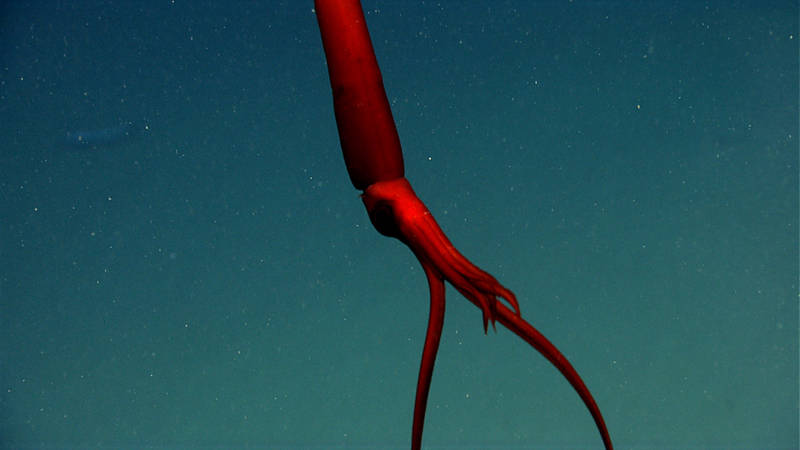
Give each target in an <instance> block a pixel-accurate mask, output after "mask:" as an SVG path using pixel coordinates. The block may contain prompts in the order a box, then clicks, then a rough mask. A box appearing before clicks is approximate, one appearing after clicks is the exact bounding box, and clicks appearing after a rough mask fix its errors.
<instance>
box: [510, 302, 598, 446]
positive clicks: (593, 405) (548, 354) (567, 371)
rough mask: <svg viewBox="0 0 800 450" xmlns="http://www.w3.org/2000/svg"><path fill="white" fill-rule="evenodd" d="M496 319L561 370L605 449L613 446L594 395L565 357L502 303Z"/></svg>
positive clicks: (537, 331)
mask: <svg viewBox="0 0 800 450" xmlns="http://www.w3.org/2000/svg"><path fill="white" fill-rule="evenodd" d="M497 320H498V321H500V323H501V324H503V326H505V327H506V328H508V329H509V330H511V332H513V333H514V334H516V335H517V336H519V337H521V338H522V339H524V340H525V342H527V343H529V344H530V345H531V347H533V348H535V349H536V350H537V351H538V352H539V353H541V355H542V356H544V357H545V358H547V360H548V361H550V363H551V364H553V366H555V367H556V369H558V371H559V372H561V375H563V376H564V378H566V379H567V381H569V384H570V385H572V388H573V389H575V392H577V393H578V395H579V396H580V397H581V400H583V403H584V404H585V405H586V407H587V408H588V409H589V413H591V415H592V419H594V423H595V425H597V429H598V430H599V431H600V436H601V437H602V438H603V444H604V445H605V447H606V448H607V449H611V448H613V446H612V444H611V436H610V435H609V434H608V429H607V428H606V422H605V420H603V415H602V414H601V413H600V408H599V407H598V406H597V402H595V401H594V397H592V393H591V392H589V388H588V387H586V384H584V382H583V379H581V376H580V375H578V372H577V371H576V370H575V368H574V367H572V364H571V363H570V362H569V360H568V359H567V357H566V356H564V354H563V353H561V351H559V350H558V348H556V346H555V345H553V343H552V342H550V340H549V339H547V338H546V337H545V336H544V335H543V334H542V333H540V332H539V330H537V329H536V328H535V327H534V326H533V325H531V324H530V323H528V322H527V321H526V320H525V319H523V318H522V317H520V316H519V315H517V314H515V313H514V312H513V311H511V310H510V309H508V308H506V307H505V306H504V305H498V307H497Z"/></svg>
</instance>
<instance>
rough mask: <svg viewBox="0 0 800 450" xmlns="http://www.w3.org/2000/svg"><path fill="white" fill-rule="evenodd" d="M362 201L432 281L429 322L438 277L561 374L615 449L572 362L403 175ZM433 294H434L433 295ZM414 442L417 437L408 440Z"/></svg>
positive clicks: (418, 414)
mask: <svg viewBox="0 0 800 450" xmlns="http://www.w3.org/2000/svg"><path fill="white" fill-rule="evenodd" d="M362 200H363V201H364V205H365V206H366V207H367V211H368V212H369V216H370V220H371V221H372V223H373V225H374V226H375V228H376V229H377V230H378V231H379V232H380V233H382V234H384V235H386V236H391V237H395V238H398V239H400V240H401V241H402V242H403V243H405V244H406V245H408V246H409V247H410V248H411V250H412V251H413V252H414V254H415V255H416V257H417V259H419V260H420V262H421V263H422V266H423V268H424V269H425V274H426V275H427V276H428V281H429V283H430V284H431V319H430V320H433V312H434V311H433V308H434V302H435V301H438V293H437V294H435V293H434V288H435V287H436V289H439V286H440V285H442V286H441V288H442V289H443V281H442V279H444V280H447V281H449V282H450V283H451V284H452V285H453V286H454V287H455V288H456V289H457V290H458V291H459V292H460V293H461V294H462V295H464V297H466V298H467V299H468V300H469V301H471V302H472V303H474V304H475V306H477V307H478V308H480V309H481V311H482V312H483V324H484V331H485V330H486V328H487V325H488V321H489V320H491V321H492V325H494V323H495V320H498V321H500V323H501V324H502V325H504V326H505V327H506V328H508V329H509V330H511V331H512V332H513V333H514V334H516V335H517V336H519V337H521V338H522V339H524V340H525V341H526V342H528V343H529V344H530V345H531V346H532V347H533V348H535V349H536V350H537V351H538V352H539V353H541V354H542V355H543V356H544V357H545V358H547V360H548V361H550V363H552V364H553V365H554V366H555V367H556V368H557V369H558V370H559V372H561V374H562V375H563V376H564V378H566V379H567V381H569V383H570V385H572V387H573V389H575V391H576V392H577V393H578V395H579V396H580V398H581V400H583V402H584V404H585V405H586V408H587V409H588V410H589V413H590V414H591V415H592V418H593V419H594V421H595V424H596V425H597V428H598V430H599V431H600V435H601V437H602V439H603V443H604V445H605V446H606V448H607V449H611V448H613V447H612V444H611V438H610V437H609V434H608V429H607V428H606V424H605V421H604V420H603V416H602V414H601V413H600V409H599V408H598V406H597V403H596V402H595V400H594V398H593V397H592V394H591V392H589V389H588V388H587V387H586V384H585V383H584V382H583V380H582V379H581V377H580V375H578V372H577V371H576V370H575V368H574V367H572V364H570V362H569V361H568V360H567V358H566V357H565V356H564V355H563V354H562V353H561V352H560V351H559V350H558V349H557V348H556V347H555V346H554V345H553V344H552V343H551V342H550V341H549V340H547V338H545V337H544V335H542V334H541V333H540V332H539V331H538V330H537V329H536V328H534V327H533V326H532V325H531V324H529V323H528V322H526V321H525V320H524V319H522V317H521V316H520V314H519V306H518V303H517V300H516V297H515V296H514V294H513V293H512V292H511V291H510V290H508V289H507V288H506V287H504V286H503V285H501V284H500V283H499V282H498V281H497V280H496V279H495V278H494V277H493V276H491V275H489V274H488V273H486V272H484V271H483V270H481V269H479V268H478V267H477V266H475V265H474V264H472V263H471V262H470V261H469V260H468V259H467V258H465V257H464V256H463V255H462V254H461V253H460V252H458V250H456V249H455V247H454V246H453V244H452V243H450V240H449V239H448V238H447V236H445V234H444V232H443V231H442V230H441V228H440V227H439V225H438V224H437V223H436V220H435V219H434V218H433V215H431V213H430V211H428V208H427V207H425V205H424V204H423V203H422V201H421V200H420V199H419V198H418V197H417V196H416V194H415V193H414V191H413V189H412V188H411V185H410V184H409V183H408V181H407V180H406V179H405V178H399V179H396V180H390V181H381V182H378V183H374V184H372V185H370V186H369V187H368V188H367V189H366V190H365V191H364V194H363V195H362ZM435 296H436V297H437V298H434V297H435ZM441 298H442V308H441V309H442V311H444V302H443V300H444V291H442V294H441ZM498 298H502V299H504V300H506V301H507V302H508V303H509V305H511V306H512V307H513V308H514V309H513V310H512V309H510V308H508V307H507V306H506V305H504V304H503V303H502V302H500V301H499V300H498ZM431 330H432V328H431V325H430V322H429V328H428V335H427V336H426V345H425V351H429V350H430V347H429V345H428V340H429V339H430V338H431ZM440 332H441V328H439V329H438V331H437V332H436V336H435V339H436V344H435V345H436V347H437V348H438V340H439V334H440ZM433 359H435V351H434V353H433V356H428V357H426V356H423V364H426V361H428V363H429V364H430V370H433ZM421 369H422V368H421ZM427 376H428V378H427V379H426V380H423V370H420V380H419V381H418V384H417V387H418V391H417V404H416V405H415V411H414V426H415V428H414V434H413V435H412V437H413V438H417V437H418V438H419V439H421V433H422V420H423V419H424V401H427V386H428V385H429V383H430V378H429V377H430V374H428V375H427ZM420 387H424V388H425V392H424V396H425V397H424V399H423V403H422V406H423V410H422V411H418V408H417V407H418V406H419V405H420V397H419V396H420V390H419V389H420ZM417 426H419V433H420V434H419V435H417V434H416V433H417V428H416V427H417ZM412 442H416V441H413V440H412ZM412 448H418V447H412Z"/></svg>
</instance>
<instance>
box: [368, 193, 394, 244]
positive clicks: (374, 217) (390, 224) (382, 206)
mask: <svg viewBox="0 0 800 450" xmlns="http://www.w3.org/2000/svg"><path fill="white" fill-rule="evenodd" d="M369 220H370V221H371V222H372V225H373V226H374V227H375V229H376V230H378V233H380V234H382V235H384V236H389V237H393V238H398V239H399V238H400V229H399V228H398V227H397V221H396V220H395V217H394V211H393V210H392V207H391V205H389V204H388V203H386V202H380V203H378V204H376V205H375V206H374V207H373V208H372V210H371V211H370V212H369Z"/></svg>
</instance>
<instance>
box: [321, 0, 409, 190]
mask: <svg viewBox="0 0 800 450" xmlns="http://www.w3.org/2000/svg"><path fill="white" fill-rule="evenodd" d="M314 5H315V10H316V13H317V21H318V22H319V29H320V33H321V35H322V46H323V48H324V49H325V57H326V59H327V61H328V75H329V76H330V80H331V90H332V91H333V105H334V112H335V114H336V125H337V128H338V129H339V141H340V143H341V145H342V153H343V154H344V162H345V165H346V166H347V172H348V174H349V175H350V181H352V182H353V186H355V187H356V189H358V190H360V191H363V190H365V189H366V188H367V187H369V186H370V185H371V184H374V183H377V182H379V181H389V180H394V179H397V178H402V177H403V176H404V174H405V170H404V166H403V151H402V149H401V148H400V138H399V136H398V135H397V128H396V127H395V124H394V118H393V117H392V110H391V108H390V107H389V100H388V99H387V98H386V90H385V89H384V88H383V78H382V77H381V71H380V69H379V68H378V61H377V59H376V58H375V51H374V50H373V49H372V41H371V40H370V38H369V31H368V30H367V23H366V21H365V19H364V12H363V11H362V10H361V3H360V2H359V1H358V0H317V1H316V2H315V3H314Z"/></svg>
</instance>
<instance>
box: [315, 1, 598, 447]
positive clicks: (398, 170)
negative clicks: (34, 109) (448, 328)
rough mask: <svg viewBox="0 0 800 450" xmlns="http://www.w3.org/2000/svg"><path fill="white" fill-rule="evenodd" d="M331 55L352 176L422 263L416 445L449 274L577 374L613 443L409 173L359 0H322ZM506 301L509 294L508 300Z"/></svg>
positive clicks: (384, 224)
mask: <svg viewBox="0 0 800 450" xmlns="http://www.w3.org/2000/svg"><path fill="white" fill-rule="evenodd" d="M315 11H316V15H317V20H318V22H319V28H320V33H321V35H322V44H323V47H324V49H325V55H326V59H327V62H328V74H329V76H330V81H331V90H332V91H333V105H334V112H335V115H336V125H337V127H338V130H339V140H340V143H341V147H342V152H343V154H344V161H345V164H346V166H347V171H348V173H349V175H350V180H351V181H352V182H353V185H354V186H355V187H356V189H358V190H361V191H363V194H362V195H361V198H362V200H363V202H364V205H365V206H366V208H367V213H368V214H369V218H370V221H371V222H372V224H373V225H374V226H375V229H376V230H378V232H380V233H381V234H383V235H385V236H389V237H394V238H397V239H399V240H400V241H401V242H403V243H404V244H406V245H407V246H408V247H409V248H410V249H411V251H412V252H414V255H415V256H416V257H417V259H418V260H419V262H420V264H422V268H423V269H424V271H425V275H426V276H427V278H428V285H429V287H430V300H431V309H430V317H429V320H428V329H427V333H426V336H425V344H424V347H423V350H422V362H421V364H420V370H419V377H418V380H417V394H416V399H415V403H414V419H413V426H412V432H411V448H412V449H419V448H420V447H421V445H422V427H423V423H424V420H425V409H426V405H427V400H428V391H429V388H430V383H431V377H432V375H433V366H434V362H435V360H436V353H437V351H438V348H439V339H440V337H441V333H442V324H443V322H444V303H445V299H444V296H445V288H444V282H445V280H446V281H448V282H450V284H452V285H453V286H454V287H455V288H456V289H457V290H458V292H460V293H461V294H462V295H463V296H464V297H466V298H467V299H468V300H469V301H471V302H472V303H474V304H475V306H477V307H478V308H480V310H481V312H482V314H483V328H484V332H486V330H487V327H488V324H489V323H490V322H491V323H492V326H495V323H496V322H500V323H501V324H502V325H503V326H505V327H506V328H508V329H509V330H511V331H512V332H513V333H514V334H516V335H517V336H519V337H521V338H522V339H524V340H525V341H526V342H528V343H529V344H530V345H531V346H533V348H535V349H536V350H537V351H539V353H541V354H542V355H543V356H544V357H545V358H547V359H548V360H549V361H550V362H551V363H552V364H553V365H554V366H555V367H556V368H557V369H558V370H559V371H560V372H561V374H562V375H563V376H564V377H565V378H566V379H567V381H569V383H570V384H571V385H572V387H573V388H574V389H575V391H576V392H577V393H578V395H579V396H580V397H581V399H582V400H583V402H584V403H585V404H586V407H587V408H588V409H589V412H590V413H591V415H592V417H593V418H594V421H595V424H596V425H597V428H598V430H599V431H600V435H601V437H602V439H603V444H604V445H605V447H606V448H607V449H611V448H612V444H611V438H610V436H609V433H608V430H607V429H606V424H605V421H604V420H603V416H602V414H601V413H600V409H599V408H598V406H597V403H596V402H595V400H594V398H593V397H592V394H591V393H590V392H589V389H588V388H587V387H586V385H585V384H584V383H583V380H581V377H580V376H579V375H578V373H577V372H576V371H575V369H574V368H573V367H572V364H570V362H569V361H568V360H567V358H566V357H564V355H563V354H562V353H561V352H560V351H559V350H558V349H557V348H556V347H555V346H554V345H553V344H552V343H550V341H549V340H547V338H545V337H544V336H543V335H542V334H541V333H539V331H537V330H536V329H535V328H534V327H533V326H532V325H530V324H529V323H528V322H526V321H525V320H524V319H522V317H521V316H520V311H519V304H518V303H517V299H516V297H515V296H514V293H513V292H511V291H510V290H509V289H507V288H506V287H504V286H503V285H502V284H500V283H499V282H498V281H497V280H496V279H495V278H494V277H493V276H492V275H490V274H489V273H487V272H485V271H483V270H481V269H480V268H479V267H477V266H476V265H474V264H473V263H471V262H470V261H469V260H468V259H467V258H465V257H464V256H463V255H462V254H461V253H460V252H459V251H458V250H457V249H456V248H455V246H453V244H452V243H451V242H450V240H449V239H448V238H447V236H445V234H444V232H443V231H442V230H441V228H439V225H438V224H437V223H436V220H434V218H433V215H432V214H431V213H430V211H429V210H428V208H427V207H426V206H425V204H424V203H422V201H421V200H420V199H419V198H418V197H417V195H416V194H415V193H414V190H413V189H412V188H411V184H410V183H409V182H408V180H406V178H405V173H404V171H405V170H404V166H403V151H402V149H401V147H400V139H399V137H398V134H397V128H396V127H395V123H394V119H393V118H392V112H391V109H390V107H389V102H388V100H387V98H386V92H385V90H384V87H383V79H382V78H381V73H380V69H379V68H378V62H377V60H376V59H375V52H374V50H373V48H372V42H371V41H370V37H369V31H368V30H367V25H366V22H365V19H364V13H363V11H362V9H361V3H360V2H359V0H316V1H315ZM501 300H503V301H501Z"/></svg>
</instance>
